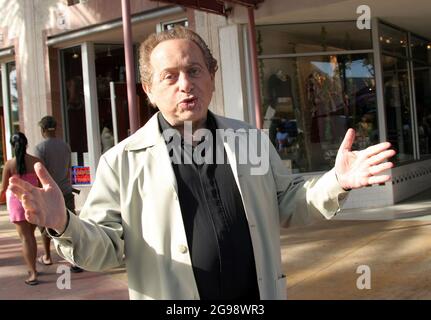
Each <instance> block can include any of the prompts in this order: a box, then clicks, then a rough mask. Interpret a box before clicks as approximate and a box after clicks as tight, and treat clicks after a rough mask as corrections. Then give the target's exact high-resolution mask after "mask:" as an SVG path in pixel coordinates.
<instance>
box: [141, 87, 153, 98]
mask: <svg viewBox="0 0 431 320" xmlns="http://www.w3.org/2000/svg"><path fill="white" fill-rule="evenodd" d="M142 89H144V92H145V93H146V94H147V97H148V100H150V102H151V103H153V95H152V94H151V87H150V86H149V85H148V84H145V83H143V84H142Z"/></svg>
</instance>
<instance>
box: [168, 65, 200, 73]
mask: <svg viewBox="0 0 431 320" xmlns="http://www.w3.org/2000/svg"><path fill="white" fill-rule="evenodd" d="M196 66H198V67H201V68H203V66H202V65H201V64H200V63H199V62H193V63H189V64H186V65H185V66H181V67H167V68H165V69H163V70H162V71H161V72H160V73H163V72H172V71H177V70H179V69H182V68H191V67H196Z"/></svg>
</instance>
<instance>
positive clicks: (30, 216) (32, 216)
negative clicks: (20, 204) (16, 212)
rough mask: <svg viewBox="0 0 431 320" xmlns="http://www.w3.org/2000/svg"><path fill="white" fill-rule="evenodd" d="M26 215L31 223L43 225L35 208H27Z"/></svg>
mask: <svg viewBox="0 0 431 320" xmlns="http://www.w3.org/2000/svg"><path fill="white" fill-rule="evenodd" d="M24 216H25V219H26V220H27V221H28V222H29V223H31V224H34V225H42V223H41V221H40V217H39V216H38V215H37V214H35V212H34V211H33V210H25V212H24Z"/></svg>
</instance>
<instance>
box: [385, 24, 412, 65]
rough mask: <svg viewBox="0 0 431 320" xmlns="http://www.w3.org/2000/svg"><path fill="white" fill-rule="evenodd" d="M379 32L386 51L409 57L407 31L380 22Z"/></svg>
mask: <svg viewBox="0 0 431 320" xmlns="http://www.w3.org/2000/svg"><path fill="white" fill-rule="evenodd" d="M379 33H380V35H379V39H380V44H381V47H382V50H383V51H384V52H385V53H388V54H395V55H402V56H403V57H407V55H408V54H407V32H404V31H400V30H398V29H395V28H392V27H390V26H388V25H385V24H380V26H379Z"/></svg>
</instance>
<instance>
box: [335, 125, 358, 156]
mask: <svg viewBox="0 0 431 320" xmlns="http://www.w3.org/2000/svg"><path fill="white" fill-rule="evenodd" d="M354 141H355V130H353V129H352V128H350V129H349V130H347V132H346V135H345V136H344V139H343V142H341V145H340V149H339V150H348V151H350V150H352V145H353V142H354Z"/></svg>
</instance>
